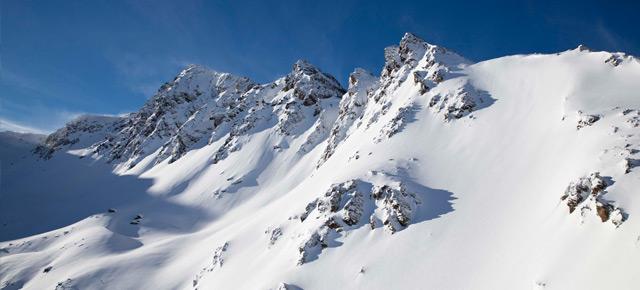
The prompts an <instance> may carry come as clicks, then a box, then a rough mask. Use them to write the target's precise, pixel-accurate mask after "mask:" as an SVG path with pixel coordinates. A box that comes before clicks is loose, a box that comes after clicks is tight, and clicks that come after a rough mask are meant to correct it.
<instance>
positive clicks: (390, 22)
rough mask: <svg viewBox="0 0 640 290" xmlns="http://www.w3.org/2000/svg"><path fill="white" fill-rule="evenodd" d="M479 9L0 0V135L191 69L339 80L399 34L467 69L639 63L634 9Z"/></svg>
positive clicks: (476, 4)
mask: <svg viewBox="0 0 640 290" xmlns="http://www.w3.org/2000/svg"><path fill="white" fill-rule="evenodd" d="M305 2H306V3H305ZM480 2H483V1H477V0H476V1H446V0H438V1H388V2H376V1H346V0H344V1H228V2H227V1H115V0H108V1H107V0H105V1H85V0H78V1H44V0H43V1H21V0H0V10H1V19H0V58H1V64H0V65H1V66H0V73H1V74H0V130H2V129H3V128H4V129H6V128H9V129H23V130H28V129H31V130H37V131H43V132H49V131H51V130H54V129H56V128H57V127H59V126H61V125H63V124H64V122H65V121H67V120H69V119H70V118H72V117H74V116H77V115H78V114H82V113H100V114H120V113H124V112H130V111H134V110H136V109H137V108H139V107H140V106H141V105H142V104H143V103H144V102H145V100H146V99H148V98H149V97H150V96H151V95H152V93H153V92H154V91H155V90H156V89H157V88H158V87H159V86H160V84H162V83H163V82H165V81H167V80H170V79H172V78H173V76H175V74H176V73H178V72H179V70H180V69H181V68H182V67H183V66H184V65H186V64H188V63H198V64H203V65H206V66H208V67H210V68H213V69H216V70H218V71H224V72H231V73H235V74H239V75H244V76H248V77H250V78H252V79H254V80H255V81H258V82H267V81H271V80H274V79H276V78H277V77H280V76H282V75H284V74H286V73H287V72H288V71H289V70H290V68H291V64H292V63H293V62H295V61H296V60H297V59H300V58H304V59H307V60H309V61H310V62H311V63H314V64H315V65H317V66H318V67H320V68H321V69H322V70H324V71H326V72H328V73H331V74H333V75H334V76H335V77H336V78H338V79H339V80H340V81H341V82H342V83H345V82H346V79H347V76H348V74H349V73H350V72H351V71H352V70H353V69H354V68H355V67H363V68H365V69H367V70H370V71H372V72H374V73H376V74H378V73H379V72H380V70H381V67H382V64H383V48H384V47H386V46H388V45H392V44H396V43H398V41H399V40H400V38H401V37H402V35H403V33H404V32H406V31H410V32H414V33H416V34H417V35H419V36H421V37H422V38H424V39H425V40H426V41H428V42H431V43H434V44H438V45H442V46H445V47H448V48H450V49H452V50H454V51H456V52H458V53H459V54H461V55H463V56H465V57H467V58H469V59H471V60H474V61H481V60H485V59H490V58H495V57H499V56H504V55H509V54H521V53H533V52H543V53H549V52H558V51H562V50H567V49H571V48H574V47H576V46H577V45H578V44H580V43H584V44H586V45H587V46H589V47H591V48H592V49H596V50H609V51H624V52H627V53H631V54H634V55H640V31H639V28H640V20H639V19H640V1H620V2H617V3H614V2H615V1H589V0H584V1H575V2H573V3H571V2H570V1H554V2H563V3H562V4H560V3H553V2H551V1H549V2H545V1H516V0H514V1H500V2H484V3H480ZM634 2H635V3H634Z"/></svg>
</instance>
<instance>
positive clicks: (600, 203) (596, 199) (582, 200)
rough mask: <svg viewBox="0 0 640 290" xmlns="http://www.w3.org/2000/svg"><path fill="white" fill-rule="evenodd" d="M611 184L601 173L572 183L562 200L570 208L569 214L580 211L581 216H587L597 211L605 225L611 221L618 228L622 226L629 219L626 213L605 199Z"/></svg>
mask: <svg viewBox="0 0 640 290" xmlns="http://www.w3.org/2000/svg"><path fill="white" fill-rule="evenodd" d="M611 183H612V182H611V181H610V178H606V177H602V176H600V173H599V172H594V173H591V174H589V175H588V176H584V177H581V178H579V179H578V180H577V181H574V182H571V183H570V184H569V186H568V187H567V189H566V190H565V192H564V194H563V195H562V197H561V200H562V201H563V203H565V204H566V205H567V207H568V208H569V213H573V212H574V211H575V210H576V209H580V212H581V215H582V216H585V215H586V214H587V213H589V212H591V211H594V210H595V214H597V215H598V217H600V220H601V221H602V222H603V223H604V222H607V221H609V220H610V221H611V223H612V224H614V225H615V226H616V227H617V226H620V225H621V224H622V223H623V222H624V221H625V220H626V218H627V215H626V213H625V212H624V210H623V209H621V208H619V207H616V206H615V205H613V204H612V202H610V201H607V200H605V199H604V197H603V195H605V194H606V189H607V187H609V185H611Z"/></svg>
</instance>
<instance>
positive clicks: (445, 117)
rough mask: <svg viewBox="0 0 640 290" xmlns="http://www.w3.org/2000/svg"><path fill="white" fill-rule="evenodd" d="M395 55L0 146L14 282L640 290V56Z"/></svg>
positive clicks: (191, 81)
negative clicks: (479, 58) (377, 68)
mask: <svg viewBox="0 0 640 290" xmlns="http://www.w3.org/2000/svg"><path fill="white" fill-rule="evenodd" d="M385 59H386V63H385V67H384V68H383V71H382V73H381V75H380V77H374V76H373V75H372V74H370V73H368V72H366V71H364V70H361V69H356V70H355V71H354V73H353V74H352V75H351V77H350V79H349V88H348V89H343V88H341V87H340V85H339V83H338V82H337V81H336V80H335V79H333V77H331V76H329V75H327V74H325V73H323V72H321V71H320V70H319V69H317V68H315V67H313V66H312V65H311V64H309V63H307V62H304V61H299V62H297V63H296V64H295V65H294V66H293V69H292V72H291V73H290V74H289V75H287V76H286V77H283V78H282V79H279V80H276V81H274V82H273V83H268V84H262V85H257V84H254V83H253V82H251V81H250V80H248V79H246V78H241V77H236V76H231V75H229V74H221V73H217V72H212V71H208V70H207V69H205V68H202V67H198V66H190V67H189V68H187V69H186V70H185V71H184V72H182V73H181V74H180V75H179V76H178V77H177V78H176V79H175V80H174V81H173V82H170V83H167V84H166V85H165V86H163V87H162V88H161V89H160V90H159V92H158V94H157V95H156V96H154V97H153V98H152V99H151V100H150V101H149V102H148V103H147V104H146V105H145V106H144V107H143V108H142V109H141V111H140V112H136V113H132V114H130V115H127V116H123V117H111V118H108V117H90V116H87V117H83V118H82V119H80V120H78V121H75V122H74V123H70V125H68V126H67V127H65V128H63V129H61V130H59V131H58V132H56V133H54V134H52V135H51V136H49V138H47V140H46V141H44V143H42V144H40V145H39V147H38V149H35V148H36V146H38V144H39V143H41V142H43V138H42V137H37V136H36V137H33V136H29V137H27V136H22V137H21V135H19V134H9V133H3V134H2V135H0V142H2V143H1V144H2V145H1V147H0V159H1V160H2V171H1V172H2V179H1V183H0V241H2V242H0V289H20V288H24V289H195V288H197V289H638V287H640V286H639V285H640V219H638V218H637V217H640V203H639V202H638V201H636V199H638V200H639V201H640V199H639V198H638V196H637V195H638V188H640V169H639V168H636V166H637V165H640V154H638V152H640V139H638V137H639V135H638V134H639V133H640V129H639V128H640V127H638V126H640V111H638V109H640V82H639V80H640V62H639V61H638V59H636V58H633V57H630V56H626V55H624V54H622V53H608V52H590V51H587V50H585V49H582V48H578V49H575V50H569V51H565V52H561V53H558V54H550V55H516V56H507V57H502V58H498V59H493V60H488V61H484V62H480V63H476V64H472V63H470V62H469V61H467V60H465V59H464V58H463V57H461V56H459V55H457V54H455V53H453V52H451V51H449V50H447V49H445V48H442V47H438V46H435V45H431V44H427V43H424V42H423V41H422V40H420V39H418V38H417V37H415V36H413V35H411V34H407V35H405V37H404V38H403V39H402V41H401V42H400V44H399V45H398V46H392V47H389V48H387V49H386V50H385ZM34 149H35V150H34ZM595 172H598V173H599V175H596V174H595ZM590 174H591V175H590ZM589 176H591V177H589ZM594 176H598V178H596V179H594V178H595V177H594ZM588 178H591V179H588ZM593 180H595V181H593ZM586 181H589V182H590V183H585V182H586ZM592 181H593V182H592ZM597 182H601V183H602V185H600V183H597ZM582 184H587V185H588V186H592V188H597V189H596V190H594V191H593V192H596V193H597V198H596V196H595V195H594V197H593V198H590V195H589V193H590V192H591V191H585V190H587V189H585V190H582V189H583V188H582V187H580V186H582ZM587 185H585V186H587ZM571 186H573V187H571ZM600 187H602V188H603V189H600ZM572 190H573V191H572ZM589 190H591V188H589ZM565 191H566V192H567V193H572V192H577V193H576V194H574V195H572V196H571V198H567V199H564V200H563V199H561V198H562V197H563V195H564V194H565ZM582 192H586V193H587V194H585V195H584V200H580V202H578V203H577V205H576V206H575V210H573V212H571V213H569V206H568V204H569V203H570V202H571V201H572V200H574V201H575V200H576V199H578V198H579V197H578V196H582V195H580V194H582ZM580 198H582V197H580ZM607 206H610V207H607ZM109 209H112V210H109ZM614 209H619V211H614ZM604 213H606V214H607V218H606V219H604V218H602V215H604ZM603 220H604V221H603Z"/></svg>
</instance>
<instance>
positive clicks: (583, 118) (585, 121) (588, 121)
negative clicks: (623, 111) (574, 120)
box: [576, 111, 601, 130]
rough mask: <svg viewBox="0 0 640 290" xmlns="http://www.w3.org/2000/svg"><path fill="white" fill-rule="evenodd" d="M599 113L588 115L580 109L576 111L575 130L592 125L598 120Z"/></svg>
mask: <svg viewBox="0 0 640 290" xmlns="http://www.w3.org/2000/svg"><path fill="white" fill-rule="evenodd" d="M600 118H601V117H600V116H599V115H589V114H585V113H583V112H582V111H578V125H577V126H576V129H577V130H580V129H582V128H584V127H588V126H591V125H593V124H594V123H595V122H598V121H599V120H600Z"/></svg>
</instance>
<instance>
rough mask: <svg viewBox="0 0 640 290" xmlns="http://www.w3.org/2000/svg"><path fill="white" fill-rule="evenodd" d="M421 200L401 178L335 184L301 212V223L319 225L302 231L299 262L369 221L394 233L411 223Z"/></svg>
mask: <svg viewBox="0 0 640 290" xmlns="http://www.w3.org/2000/svg"><path fill="white" fill-rule="evenodd" d="M420 204H421V201H420V199H419V198H418V197H417V196H416V195H415V193H412V192H410V191H408V190H407V189H406V187H405V185H404V184H403V183H401V182H393V183H390V184H382V185H372V184H370V183H368V182H365V181H362V180H349V181H346V182H343V183H338V184H333V185H331V187H330V188H329V189H328V190H327V191H326V192H325V193H324V194H323V195H322V196H321V197H319V198H317V199H315V200H313V201H311V202H310V203H308V204H307V206H306V207H305V210H304V211H303V212H302V213H301V214H300V215H299V219H300V221H301V222H302V223H312V224H314V225H316V226H315V227H313V230H311V231H309V232H307V233H306V234H305V235H303V239H302V242H301V243H300V246H299V247H298V252H299V254H300V256H299V260H298V264H304V263H305V262H308V261H310V260H313V259H315V258H316V257H317V256H318V255H319V254H320V252H321V251H322V249H323V248H326V247H329V246H331V241H332V240H333V239H335V238H336V237H337V236H338V235H339V234H340V233H342V232H344V231H348V230H352V229H354V228H357V227H359V226H363V225H365V224H367V223H368V224H369V225H370V226H371V228H372V229H375V228H377V227H378V226H380V225H379V224H378V222H381V223H382V226H383V227H384V229H385V230H386V231H388V232H389V233H391V234H393V233H395V232H397V231H399V230H402V229H404V228H406V227H407V226H409V225H410V224H411V222H412V218H413V216H414V214H415V212H416V211H417V208H418V206H419V205H420Z"/></svg>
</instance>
